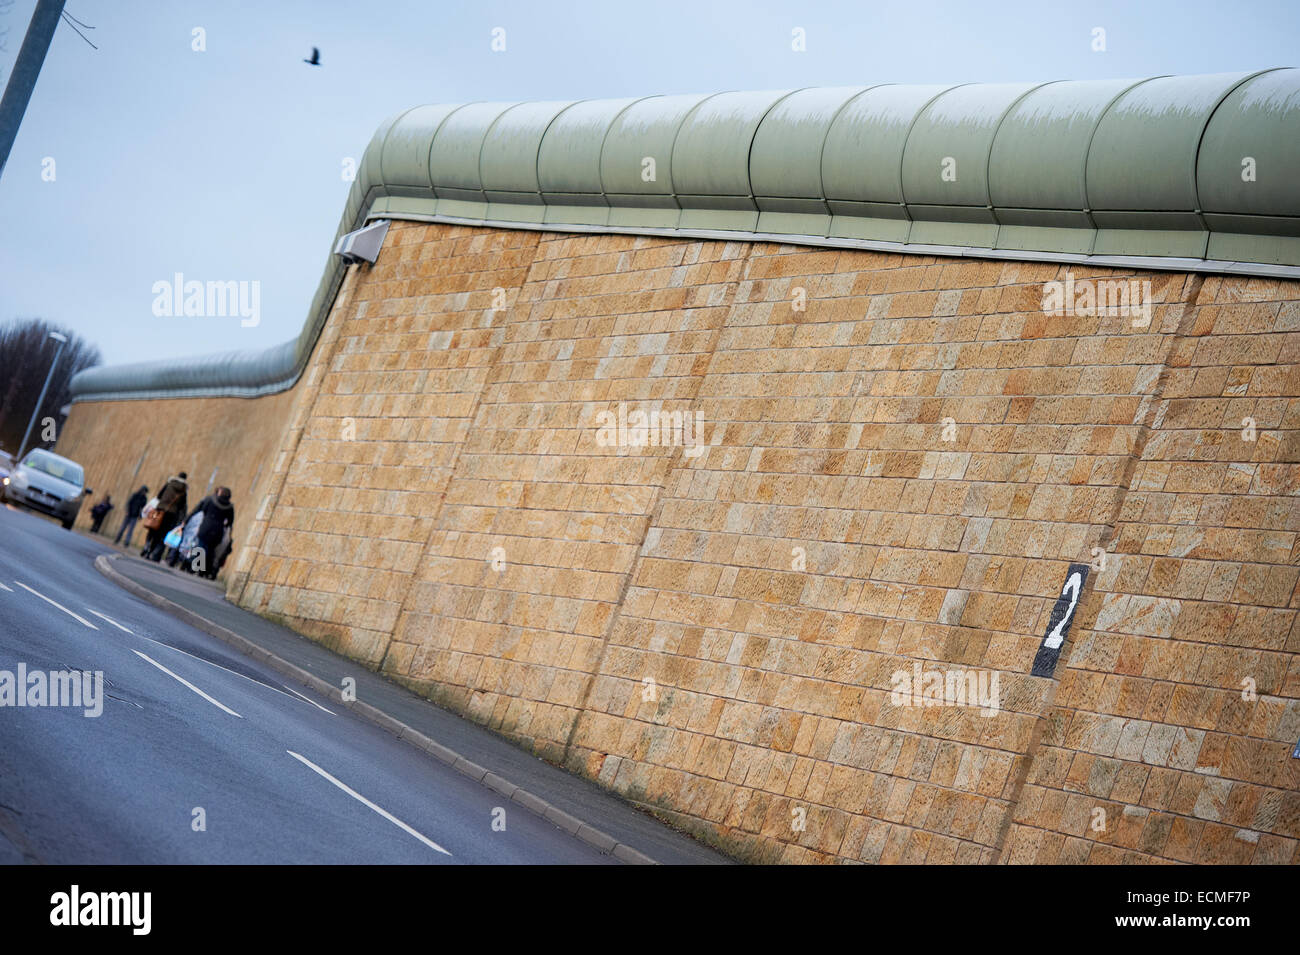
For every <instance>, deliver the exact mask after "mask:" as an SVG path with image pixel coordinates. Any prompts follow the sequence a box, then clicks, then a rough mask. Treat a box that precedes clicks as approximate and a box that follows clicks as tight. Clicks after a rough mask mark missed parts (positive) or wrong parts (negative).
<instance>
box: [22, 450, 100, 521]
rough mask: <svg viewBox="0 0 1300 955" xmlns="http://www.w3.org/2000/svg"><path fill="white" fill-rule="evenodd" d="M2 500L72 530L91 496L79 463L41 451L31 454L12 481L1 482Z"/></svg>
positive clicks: (24, 459)
mask: <svg viewBox="0 0 1300 955" xmlns="http://www.w3.org/2000/svg"><path fill="white" fill-rule="evenodd" d="M0 496H2V497H3V499H4V500H5V501H7V502H8V503H10V504H20V505H22V506H23V507H30V508H31V509H32V510H34V511H40V512H41V513H43V514H49V515H50V516H51V517H56V518H58V519H59V520H60V521H62V522H63V526H64V528H66V529H67V530H72V525H73V522H74V521H76V519H77V512H78V511H80V510H81V502H82V501H84V500H85V499H86V498H87V497H89V496H90V488H88V487H86V476H85V472H83V471H82V469H81V465H80V464H78V463H77V462H76V461H72V460H69V459H68V458H65V457H63V456H61V455H58V454H55V453H54V452H53V451H44V450H42V449H40V448H36V449H35V450H32V451H29V452H27V457H25V458H23V460H22V462H21V463H20V464H17V465H15V466H14V468H13V470H11V471H10V472H9V475H8V477H5V478H3V479H0Z"/></svg>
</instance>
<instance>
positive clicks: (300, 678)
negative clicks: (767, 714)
mask: <svg viewBox="0 0 1300 955" xmlns="http://www.w3.org/2000/svg"><path fill="white" fill-rule="evenodd" d="M119 556H120V555H118V554H101V555H100V556H99V557H96V558H95V569H96V570H98V571H99V572H100V573H101V574H103V575H104V576H105V577H107V578H108V579H109V580H111V581H112V582H113V583H115V584H117V585H118V586H119V587H121V588H122V589H123V590H125V591H127V592H128V593H131V594H134V595H135V596H137V597H139V598H140V599H141V600H143V601H145V602H146V603H149V604H152V605H153V606H155V607H157V608H158V609H159V610H163V611H165V612H167V613H169V614H171V615H172V616H173V617H176V618H177V619H178V620H181V621H183V622H185V623H187V624H189V625H190V626H192V627H194V628H196V629H198V630H202V631H203V632H204V633H206V634H208V635H209V636H213V637H216V638H217V639H218V640H220V641H222V642H223V643H226V644H229V645H230V646H232V647H234V648H235V649H236V650H238V651H239V652H240V653H243V654H244V655H245V656H249V657H252V658H253V659H254V660H257V661H259V662H261V663H265V664H266V665H267V666H269V667H270V668H271V669H273V670H275V671H276V672H277V673H279V674H281V675H283V676H285V677H288V678H289V679H291V680H295V681H297V682H298V683H300V684H301V685H303V686H306V687H309V688H310V689H313V690H315V691H316V692H317V693H319V694H321V695H322V696H324V697H325V698H326V699H328V700H329V701H330V702H332V703H337V704H339V705H340V706H346V707H347V708H348V709H350V710H352V712H353V713H355V714H357V715H358V716H360V717H361V718H362V719H364V720H367V721H368V722H370V723H373V724H374V725H376V726H378V727H379V728H380V729H382V730H384V731H386V732H388V733H391V734H393V735H394V736H396V737H397V738H398V739H400V740H405V741H406V742H408V743H410V744H411V745H412V746H415V747H416V748H417V749H420V750H423V751H424V752H426V753H428V754H429V755H430V756H432V757H433V758H434V759H436V760H438V761H439V762H442V763H446V764H447V765H449V766H450V767H451V768H452V769H454V770H456V771H457V772H459V773H462V774H463V775H465V776H468V777H469V778H471V779H473V780H475V781H477V782H480V783H482V784H483V785H485V786H487V787H488V788H489V789H491V790H493V791H494V792H497V793H500V794H501V795H502V796H504V797H505V798H506V799H509V800H510V801H511V802H515V803H518V804H519V805H520V806H523V807H524V808H525V809H527V810H529V811H530V812H532V813H534V814H536V815H538V816H541V817H542V818H543V819H545V820H547V821H548V822H550V823H551V824H552V825H555V826H558V827H559V828H560V829H563V830H564V831H565V832H568V833H569V834H570V835H573V836H575V837H577V838H578V839H580V840H581V841H582V842H585V843H586V844H587V845H589V846H591V847H593V848H595V849H597V850H598V851H600V852H603V853H605V854H607V855H612V856H613V857H614V858H616V859H618V860H619V861H621V862H626V863H629V864H632V865H658V864H659V863H657V862H656V861H655V860H654V859H651V858H650V857H649V856H647V855H646V854H645V853H643V852H641V851H640V850H639V849H634V848H632V847H631V846H629V845H626V844H625V843H622V842H619V841H618V840H617V839H615V838H614V837H613V836H611V835H609V834H608V833H605V832H602V831H601V830H600V829H597V828H596V827H594V826H591V825H589V824H587V823H585V822H583V821H582V820H581V819H578V818H577V817H575V816H573V815H570V814H569V813H567V812H565V811H564V810H563V809H560V808H559V807H558V806H555V805H552V804H551V803H549V802H547V801H546V800H545V799H542V798H541V797H540V796H537V795H535V794H533V793H531V792H529V791H528V790H526V789H523V788H522V787H520V786H517V785H515V784H514V783H512V782H510V781H509V780H506V779H503V778H502V777H500V776H498V775H497V774H496V773H493V772H490V771H489V770H487V769H486V768H484V767H483V766H480V765H479V764H478V763H475V762H473V761H472V760H469V759H466V758H465V757H464V756H462V755H461V754H460V753H457V752H456V751H455V750H453V749H449V748H448V747H446V746H443V745H442V744H441V743H439V742H437V741H436V740H433V739H430V738H429V737H428V736H425V735H424V734H423V733H421V732H420V731H419V730H416V729H414V728H412V727H410V726H407V725H406V724H405V723H403V722H401V721H400V720H397V719H394V718H393V717H392V716H390V715H389V714H387V713H385V712H384V711H383V710H380V709H378V708H376V707H374V706H372V705H371V704H369V703H363V702H361V701H358V700H353V701H351V702H347V701H344V700H343V699H342V696H341V694H340V692H339V688H338V687H336V686H334V685H332V684H330V683H328V682H326V681H325V680H322V679H321V678H320V677H318V676H316V675H315V674H314V673H308V672H307V671H306V670H304V669H302V668H301V667H299V666H295V665H294V664H292V663H290V662H289V661H288V660H285V659H283V658H282V657H278V656H276V655H275V654H273V653H271V652H270V651H268V650H266V649H265V648H263V647H259V646H258V645H257V644H255V643H253V642H252V641H251V640H249V639H247V638H246V637H241V636H240V635H239V634H237V633H235V632H234V631H233V630H227V629H226V628H225V627H222V626H219V625H217V624H215V623H213V622H212V621H210V620H208V619H207V618H205V617H201V616H199V615H198V614H196V613H194V611H192V610H189V609H187V608H185V607H182V606H181V605H180V604H178V603H175V602H173V601H171V600H168V599H167V598H166V597H163V596H161V595H160V594H156V593H154V592H153V591H152V590H150V589H149V588H148V587H146V586H144V585H143V584H139V583H136V582H135V581H134V580H132V579H131V578H130V577H127V576H126V575H125V574H123V573H122V572H121V571H119V570H118V569H117V568H116V567H114V566H113V562H114V561H116V560H118V559H119Z"/></svg>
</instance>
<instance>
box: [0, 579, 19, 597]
mask: <svg viewBox="0 0 1300 955" xmlns="http://www.w3.org/2000/svg"><path fill="white" fill-rule="evenodd" d="M15 583H16V581H15ZM0 590H3V591H4V592H5V593H7V594H11V593H13V592H14V589H13V588H12V587H6V586H5V585H4V584H2V583H0Z"/></svg>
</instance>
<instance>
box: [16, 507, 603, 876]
mask: <svg viewBox="0 0 1300 955" xmlns="http://www.w3.org/2000/svg"><path fill="white" fill-rule="evenodd" d="M106 552H109V549H108V548H107V547H105V546H103V545H100V544H98V543H96V542H95V541H93V540H91V539H88V538H86V537H84V536H81V535H79V534H75V533H69V532H68V531H65V530H63V528H61V527H60V526H59V525H58V524H57V523H55V522H54V521H52V520H49V519H46V518H43V517H39V516H36V515H34V514H31V513H28V512H26V511H19V510H16V509H14V508H13V507H11V506H5V507H4V508H3V509H0V681H2V680H3V679H4V676H3V674H4V671H8V672H9V673H13V674H15V675H16V674H17V672H18V667H19V664H20V663H21V664H24V665H25V666H26V670H27V672H28V673H31V672H33V671H46V672H48V671H63V670H88V671H92V672H93V671H102V672H103V678H104V685H103V690H104V695H105V698H104V700H103V711H102V713H101V715H99V716H98V717H92V716H87V715H85V712H84V708H73V707H50V706H46V707H16V706H12V705H8V706H6V705H0V863H19V862H24V861H27V862H40V863H47V864H60V863H65V864H67V863H71V864H118V863H144V864H151V863H181V864H214V863H215V864H224V863H317V864H319V863H398V864H406V863H411V864H414V863H433V864H453V863H498V864H510V863H597V864H617V860H615V859H613V858H611V857H609V856H606V855H603V854H601V853H600V852H598V851H597V850H596V849H594V848H592V847H590V846H588V845H587V844H585V843H583V842H580V841H579V840H577V839H575V838H574V837H572V836H571V835H569V834H567V833H565V832H563V831H562V830H560V829H558V828H556V827H555V826H554V825H552V824H551V823H549V822H547V821H546V820H544V819H542V818H540V817H538V816H536V815H533V814H532V813H530V812H529V811H528V810H526V809H524V808H522V807H521V806H519V805H517V804H514V803H510V802H509V801H508V800H505V799H503V797H502V796H501V795H500V794H498V793H496V792H494V791H492V790H490V789H488V788H487V787H485V786H483V785H481V784H479V783H477V782H475V781H473V780H471V779H469V778H468V777H466V776H464V775H462V774H460V773H458V772H456V771H454V770H452V769H451V768H450V767H448V766H445V765H444V764H442V763H439V762H437V761H436V760H433V759H432V758H431V757H428V756H427V755H425V754H423V753H421V752H420V751H419V750H416V749H415V748H414V747H412V746H410V745H408V744H405V743H401V742H399V741H398V740H396V739H395V738H394V737H392V736H390V735H388V734H387V733H385V732H383V731H382V730H380V729H378V728H377V727H375V726H372V725H371V724H369V723H367V722H365V721H364V720H362V719H361V718H359V717H357V716H354V715H353V714H352V713H350V712H349V711H348V710H346V709H345V708H343V707H341V706H339V705H337V704H336V703H331V702H330V701H328V700H326V699H324V698H322V697H319V696H316V695H314V694H312V693H311V692H310V691H307V690H305V689H302V690H301V692H300V691H299V688H292V689H291V688H290V687H288V686H286V684H285V683H284V681H283V679H282V678H281V677H280V676H279V675H278V674H277V673H276V672H275V671H273V670H271V669H269V668H267V667H264V666H262V665H261V664H259V663H257V662H256V661H254V660H251V659H249V658H247V657H244V656H242V655H241V654H239V653H237V652H235V651H234V650H232V649H230V648H229V647H227V646H226V645H225V644H223V643H221V642H220V641H218V640H216V639H215V638H213V637H211V636H209V635H208V634H205V633H203V632H202V631H199V630H196V629H194V628H193V627H190V626H188V625H186V624H184V623H182V622H180V621H178V620H176V619H175V618H173V617H171V616H169V615H167V614H165V613H164V612H163V611H161V610H158V609H157V608H155V607H153V606H151V605H150V604H147V603H145V602H144V601H142V600H139V599H138V598H136V597H134V596H132V595H131V594H128V593H126V592H125V591H123V590H121V589H120V588H118V587H117V586H116V585H115V584H113V583H112V582H111V581H109V580H107V579H105V578H104V577H103V576H101V575H100V574H99V573H98V572H97V571H96V570H95V569H94V566H93V564H94V559H95V557H97V556H98V555H100V554H102V553H106ZM198 810H201V811H202V812H201V813H200V812H198ZM502 812H504V823H505V826H504V831H500V820H501V813H502ZM200 819H201V820H202V822H203V823H204V828H203V829H202V830H199V829H198V821H199V820H200ZM494 821H496V823H497V824H496V826H494Z"/></svg>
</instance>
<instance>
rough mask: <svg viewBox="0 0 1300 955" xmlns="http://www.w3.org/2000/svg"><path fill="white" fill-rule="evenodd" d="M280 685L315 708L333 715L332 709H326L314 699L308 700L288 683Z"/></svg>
mask: <svg viewBox="0 0 1300 955" xmlns="http://www.w3.org/2000/svg"><path fill="white" fill-rule="evenodd" d="M280 685H281V686H282V687H284V688H285V689H286V690H288V691H289V692H290V693H292V694H293V695H294V696H297V697H301V698H302V699H303V700H304V701H306V702H308V703H310V704H311V705H312V706H314V707H316V709H318V710H321V711H323V712H325V713H328V714H329V715H330V716H333V715H334V711H333V710H327V709H325V707H323V706H321V705H320V704H319V703H317V702H316V701H315V700H309V699H307V697H305V696H303V695H302V694H301V693H299V692H298V691H297V690H295V689H294V688H293V687H291V686H290V685H289V684H288V683H281V684H280Z"/></svg>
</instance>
